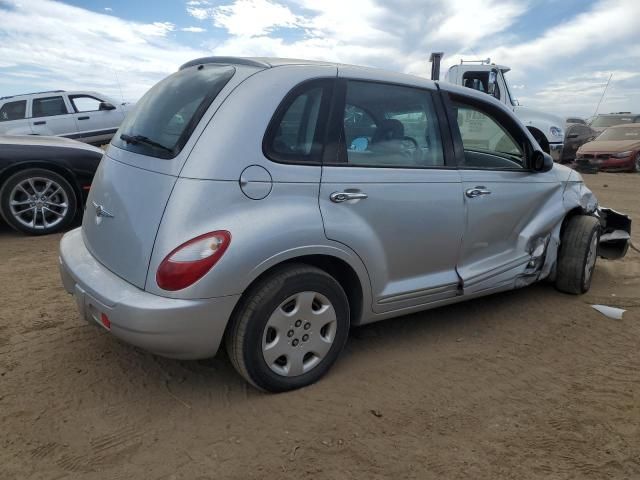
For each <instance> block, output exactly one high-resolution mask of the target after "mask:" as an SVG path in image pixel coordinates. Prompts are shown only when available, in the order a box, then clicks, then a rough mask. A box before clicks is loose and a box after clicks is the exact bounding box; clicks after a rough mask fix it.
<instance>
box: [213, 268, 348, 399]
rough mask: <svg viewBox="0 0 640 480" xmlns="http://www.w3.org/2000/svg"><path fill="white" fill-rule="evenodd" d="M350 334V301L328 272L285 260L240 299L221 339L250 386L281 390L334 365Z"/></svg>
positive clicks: (314, 378)
mask: <svg viewBox="0 0 640 480" xmlns="http://www.w3.org/2000/svg"><path fill="white" fill-rule="evenodd" d="M348 333H349V302H348V299H347V296H346V295H345V293H344V290H343V289H342V287H341V286H340V284H339V283H338V282H337V281H336V280H335V279H334V278H333V277H331V276H330V275H329V274H327V273H326V272H324V271H323V270H320V269H318V268H315V267H311V266H308V265H304V264H295V265H287V266H285V267H283V268H281V269H278V270H276V271H274V272H273V273H272V274H270V275H268V276H267V277H265V278H264V279H262V280H260V281H259V282H258V283H257V284H256V285H255V286H253V287H252V288H251V289H250V290H249V291H248V292H247V293H246V294H245V295H244V297H243V298H242V299H241V303H240V304H239V306H238V308H237V310H236V312H235V314H234V316H233V319H232V321H231V324H230V325H229V329H228V331H227V334H226V337H225V342H226V349H227V353H228V355H229V358H230V360H231V363H232V364H233V366H234V367H235V369H236V370H237V371H238V373H240V375H242V376H243V377H244V378H245V379H246V380H247V381H248V382H249V383H251V384H252V385H253V386H255V387H257V388H259V389H261V390H266V391H269V392H283V391H287V390H293V389H296V388H300V387H304V386H306V385H310V384H312V383H314V382H316V381H317V380H319V379H320V378H321V377H322V376H323V375H324V374H325V373H326V372H327V371H328V370H329V369H330V368H331V366H332V365H333V364H334V362H335V361H336V359H337V358H338V355H339V354H340V352H341V351H342V348H343V347H344V345H345V342H346V340H347V336H348Z"/></svg>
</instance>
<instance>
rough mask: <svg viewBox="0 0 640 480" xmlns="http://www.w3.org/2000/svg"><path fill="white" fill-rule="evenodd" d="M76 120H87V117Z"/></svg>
mask: <svg viewBox="0 0 640 480" xmlns="http://www.w3.org/2000/svg"><path fill="white" fill-rule="evenodd" d="M78 120H89V117H78Z"/></svg>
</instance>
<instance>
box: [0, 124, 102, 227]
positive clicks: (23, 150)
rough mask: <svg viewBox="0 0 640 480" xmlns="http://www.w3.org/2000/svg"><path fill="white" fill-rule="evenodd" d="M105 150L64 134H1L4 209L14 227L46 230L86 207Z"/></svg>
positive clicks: (1, 208)
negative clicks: (88, 194)
mask: <svg viewBox="0 0 640 480" xmlns="http://www.w3.org/2000/svg"><path fill="white" fill-rule="evenodd" d="M103 153H104V152H103V151H102V150H101V149H99V148H97V147H92V146H91V145H87V144H86V143H81V142H77V141H75V140H70V139H67V138H61V137H43V136H26V135H15V136H14V135H0V213H1V214H2V218H3V219H4V220H5V221H6V222H7V223H8V224H9V225H10V226H11V227H12V228H14V229H15V230H18V231H20V232H24V233H27V234H30V235H45V234H48V233H54V232H58V231H60V230H63V229H64V228H66V227H68V226H69V225H70V224H71V222H72V221H73V220H74V218H75V217H76V214H77V212H78V211H79V210H81V209H82V206H83V205H84V201H85V199H86V196H87V193H88V191H89V187H90V186H91V180H92V179H93V175H94V174H95V172H96V169H97V168H98V164H99V163H100V159H101V158H102V154H103Z"/></svg>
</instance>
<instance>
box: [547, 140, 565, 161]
mask: <svg viewBox="0 0 640 480" xmlns="http://www.w3.org/2000/svg"><path fill="white" fill-rule="evenodd" d="M563 150H564V143H550V144H549V154H550V155H551V158H553V161H554V162H560V161H562V151H563Z"/></svg>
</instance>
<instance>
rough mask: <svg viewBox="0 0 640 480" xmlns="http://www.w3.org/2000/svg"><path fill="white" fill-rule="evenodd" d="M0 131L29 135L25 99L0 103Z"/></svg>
mask: <svg viewBox="0 0 640 480" xmlns="http://www.w3.org/2000/svg"><path fill="white" fill-rule="evenodd" d="M0 133H3V134H6V135H29V134H31V126H30V125H29V120H27V101H26V100H15V101H7V102H5V103H4V104H0Z"/></svg>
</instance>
